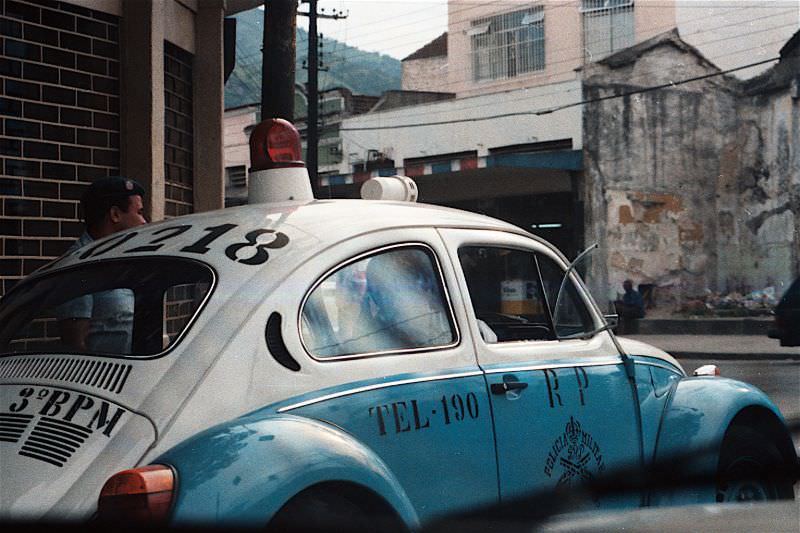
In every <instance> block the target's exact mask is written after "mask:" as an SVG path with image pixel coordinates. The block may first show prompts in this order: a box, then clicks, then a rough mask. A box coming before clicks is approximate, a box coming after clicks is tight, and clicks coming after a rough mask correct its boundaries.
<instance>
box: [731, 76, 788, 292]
mask: <svg viewBox="0 0 800 533" xmlns="http://www.w3.org/2000/svg"><path fill="white" fill-rule="evenodd" d="M738 118H739V122H738V128H737V132H736V136H735V137H734V138H733V139H731V141H730V144H729V145H728V146H726V150H725V154H726V156H727V157H729V158H730V161H729V162H728V165H729V166H730V167H731V169H732V170H733V171H734V172H735V180H733V181H732V182H731V181H726V182H724V183H721V185H723V186H721V187H720V188H719V191H718V194H719V206H720V214H721V215H723V214H724V216H725V219H726V221H727V224H728V227H727V229H728V230H729V231H730V233H729V234H726V235H724V236H722V238H720V239H719V241H718V243H717V246H718V255H719V258H720V268H719V269H718V272H717V276H718V282H719V284H720V285H722V286H723V287H726V288H728V290H735V289H738V290H741V289H748V288H760V287H765V286H769V285H773V286H775V287H776V289H777V291H778V293H779V294H780V293H782V292H783V290H784V289H785V288H786V287H787V286H788V285H787V284H788V283H789V282H791V280H792V279H793V278H794V277H795V276H797V275H800V264H799V261H800V260H799V258H798V246H800V238H799V237H798V236H799V235H800V231H798V229H799V227H800V220H798V218H800V164H798V143H800V139H799V138H798V100H797V98H792V96H791V91H790V88H786V89H785V90H782V91H778V92H776V93H772V94H770V95H768V96H765V97H755V98H754V97H742V98H740V105H739V108H738ZM737 285H743V287H741V288H740V287H737Z"/></svg>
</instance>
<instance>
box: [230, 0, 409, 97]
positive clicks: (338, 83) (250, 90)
mask: <svg viewBox="0 0 800 533" xmlns="http://www.w3.org/2000/svg"><path fill="white" fill-rule="evenodd" d="M235 18H236V68H235V69H234V70H233V73H232V74H231V76H230V78H228V81H227V83H226V84H225V108H226V109H228V108H231V107H237V106H240V105H245V104H251V103H254V102H259V101H260V100H261V43H262V41H263V39H264V34H263V23H264V12H263V11H262V10H260V9H251V10H250V11H244V12H242V13H238V14H237V15H235ZM321 50H322V54H323V56H322V62H323V64H324V66H325V67H327V68H329V70H328V71H327V72H320V73H319V88H320V90H323V89H326V88H332V87H346V88H348V89H350V90H351V91H353V92H354V93H356V94H368V95H380V94H381V93H383V92H384V91H388V90H391V89H400V61H399V60H397V59H395V58H393V57H390V56H387V55H383V54H379V53H377V52H365V51H363V50H360V49H358V48H354V47H352V46H348V45H346V44H344V43H341V42H339V41H335V40H332V39H328V38H323V39H322V49H321ZM295 58H296V61H295V62H296V71H295V72H296V75H295V80H296V81H297V83H300V84H305V83H306V82H307V81H308V71H306V70H305V69H304V68H303V61H304V60H306V59H307V58H308V33H307V32H306V31H305V30H303V29H302V28H298V29H297V53H296V55H295Z"/></svg>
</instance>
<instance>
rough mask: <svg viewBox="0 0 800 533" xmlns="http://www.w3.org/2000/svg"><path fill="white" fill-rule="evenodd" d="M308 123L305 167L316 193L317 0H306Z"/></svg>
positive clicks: (317, 98) (317, 99)
mask: <svg viewBox="0 0 800 533" xmlns="http://www.w3.org/2000/svg"><path fill="white" fill-rule="evenodd" d="M308 5H309V13H308V123H307V125H306V167H308V175H309V177H310V178H311V189H312V190H313V191H314V192H315V193H316V192H317V189H318V187H319V184H318V181H317V166H318V155H319V154H318V150H319V135H318V132H317V123H318V122H319V84H318V83H317V81H318V80H317V76H318V75H319V56H318V49H317V46H318V45H317V37H318V35H317V0H308Z"/></svg>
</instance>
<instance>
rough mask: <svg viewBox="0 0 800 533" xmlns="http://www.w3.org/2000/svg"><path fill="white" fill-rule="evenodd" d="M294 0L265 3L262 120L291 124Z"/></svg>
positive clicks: (292, 115)
mask: <svg viewBox="0 0 800 533" xmlns="http://www.w3.org/2000/svg"><path fill="white" fill-rule="evenodd" d="M296 26H297V1H296V0H269V1H268V2H267V1H265V2H264V41H263V48H262V49H261V51H262V52H263V68H262V70H261V116H262V117H263V118H284V119H286V120H288V121H290V122H292V121H294V75H295V74H294V73H295V65H294V59H295V45H296V37H295V31H296Z"/></svg>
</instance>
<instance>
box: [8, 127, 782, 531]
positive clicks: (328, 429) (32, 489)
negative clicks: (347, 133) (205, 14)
mask: <svg viewBox="0 0 800 533" xmlns="http://www.w3.org/2000/svg"><path fill="white" fill-rule="evenodd" d="M251 148H252V149H253V155H252V159H253V168H254V169H255V171H254V172H253V173H252V174H251V187H250V191H251V195H253V196H252V198H251V204H250V205H247V206H241V207H237V208H230V209H225V210H221V211H215V212H208V213H198V214H193V215H189V216H185V217H179V218H172V219H169V220H167V221H163V222H160V223H157V224H151V225H146V226H141V227H138V228H133V229H131V230H128V231H123V232H120V233H116V234H114V235H112V236H109V237H107V238H104V239H100V240H98V241H95V242H93V243H91V244H89V245H87V246H85V247H83V248H80V249H78V250H75V251H74V252H71V253H69V254H68V255H66V256H63V257H62V258H60V259H58V260H57V261H55V262H54V263H52V264H50V265H48V266H46V267H44V268H43V269H41V270H40V271H38V272H36V273H35V274H34V275H32V276H30V277H29V278H27V279H25V280H23V281H22V282H20V283H19V284H18V285H16V286H15V287H14V289H13V290H12V291H10V292H9V293H8V294H7V295H6V296H5V297H4V298H3V300H2V302H0V464H1V465H2V474H1V475H2V483H0V517H3V518H30V519H45V520H48V519H49V520H55V519H63V518H75V519H88V518H90V517H92V516H99V517H100V518H102V519H111V520H115V521H118V522H124V523H131V522H132V521H134V520H142V521H148V522H153V521H160V522H162V523H163V522H167V523H170V524H175V525H185V524H196V523H201V524H206V525H211V526H213V525H234V526H235V525H244V526H253V527H260V526H265V525H271V526H274V527H275V528H276V529H278V530H281V529H284V528H286V527H301V528H302V527H313V528H320V529H324V528H325V527H326V526H329V525H330V524H342V523H347V524H348V525H352V529H359V530H360V529H373V528H378V526H382V527H384V528H385V529H386V530H389V531H396V530H403V529H415V528H417V527H419V526H420V525H424V524H426V523H429V522H430V521H432V520H435V519H436V518H437V517H441V516H445V515H447V514H449V513H454V512H460V511H464V510H466V509H471V508H475V507H479V506H486V505H492V504H496V503H498V502H500V501H508V500H511V499H514V498H516V497H519V496H521V495H524V494H528V493H530V492H532V491H539V492H541V491H545V492H547V491H560V492H563V491H567V492H580V491H581V487H582V486H583V485H584V484H586V483H590V482H591V481H592V480H595V479H599V478H602V477H603V475H604V474H605V473H607V472H617V471H620V470H623V469H628V470H629V471H635V472H640V473H641V472H651V471H654V472H657V471H659V470H658V469H659V468H661V469H663V468H665V467H667V468H669V469H670V471H672V472H673V473H675V474H680V475H685V476H690V477H691V476H695V475H704V476H706V477H707V478H708V479H709V480H710V481H708V482H706V483H703V484H700V485H693V486H691V487H689V488H688V489H683V488H680V489H673V488H664V489H658V490H650V489H646V488H639V489H637V490H634V491H629V492H627V493H625V494H621V495H610V496H607V497H606V496H600V497H598V498H596V499H594V500H592V501H591V505H592V506H594V507H597V508H620V507H622V508H636V507H640V506H643V505H648V506H658V505H671V504H678V503H714V502H736V501H742V500H773V499H783V498H792V497H793V492H792V483H793V480H790V479H787V478H783V477H774V476H771V475H770V474H769V472H773V471H775V470H781V469H783V470H785V471H787V472H788V471H792V472H793V471H794V468H795V467H796V464H797V456H796V453H795V450H794V446H793V444H792V440H791V437H790V434H789V431H788V430H787V427H786V424H785V422H784V420H783V418H782V416H781V413H780V412H779V410H778V409H777V407H775V405H774V404H773V403H772V402H771V401H770V400H769V398H767V397H766V395H765V394H764V393H762V392H761V391H759V390H758V389H756V388H755V387H753V386H751V385H748V384H745V383H742V382H738V381H734V380H730V379H725V378H721V377H717V376H715V375H714V372H709V373H707V375H687V373H686V372H685V371H684V369H683V368H682V367H681V365H680V364H679V363H678V361H676V360H675V359H674V358H673V357H671V356H670V355H669V354H667V353H665V352H664V351H662V350H659V349H657V348H655V347H653V346H649V345H646V344H644V343H640V342H635V341H632V340H628V339H624V338H617V337H616V336H615V335H614V334H613V333H612V332H611V331H610V328H611V324H610V323H609V322H608V321H607V320H606V318H605V317H604V316H603V314H602V313H601V312H600V310H599V308H598V306H597V305H596V304H595V302H594V300H593V299H592V298H591V296H590V295H589V294H588V291H587V289H586V288H585V286H584V284H583V282H582V281H581V279H580V278H579V277H578V276H577V274H576V272H575V268H574V267H575V262H574V261H573V262H570V261H568V260H567V259H566V258H565V257H564V256H563V255H562V254H561V253H560V252H559V251H558V250H556V249H555V248H554V247H553V246H552V245H550V244H548V243H547V242H545V241H544V240H543V239H541V238H538V237H535V236H533V235H531V234H529V233H527V232H525V231H524V230H522V229H520V228H518V227H516V226H513V225H511V224H508V223H505V222H501V221H499V220H496V219H492V218H488V217H484V216H481V215H476V214H473V213H467V212H464V211H458V210H453V209H447V208H439V207H433V206H426V205H418V204H415V203H412V202H410V201H402V200H410V199H413V198H414V197H415V192H416V191H415V185H414V183H413V181H411V180H410V179H409V178H404V177H396V178H391V177H387V178H379V179H376V180H375V181H369V182H366V183H365V185H364V194H365V196H367V197H371V198H374V197H378V198H384V199H386V198H389V199H392V198H393V199H394V200H392V201H389V200H373V199H368V200H315V199H313V197H312V196H311V194H310V187H309V185H308V183H309V182H308V176H307V174H306V172H305V169H304V168H302V163H300V162H298V159H299V153H300V144H299V136H298V135H297V132H296V130H294V129H293V128H291V127H290V125H287V124H285V123H283V122H282V121H267V122H265V123H262V124H261V125H259V126H258V127H256V129H255V130H254V132H253V137H251ZM108 291H125V293H126V294H127V295H128V297H129V298H130V302H131V305H132V310H133V312H132V318H131V320H130V322H129V323H128V324H127V326H126V327H130V328H131V335H132V342H131V344H130V346H128V347H126V348H124V349H123V348H121V349H119V350H117V351H108V350H106V351H102V350H94V351H92V350H79V349H76V348H75V347H72V346H70V345H69V344H68V343H67V342H66V341H65V340H64V339H62V338H61V337H60V334H59V324H58V321H57V319H56V318H55V317H57V316H58V315H59V313H58V309H59V308H60V307H61V306H63V305H65V304H68V303H69V302H71V301H73V300H75V299H79V298H80V299H93V298H96V297H100V296H102V295H103V294H104V293H107V292H108ZM102 333H103V332H102V331H98V332H97V334H102ZM99 345H100V344H98V346H99ZM687 457H688V460H687ZM679 458H680V460H678V459H679ZM101 487H102V488H101ZM343 521H346V522H343Z"/></svg>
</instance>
